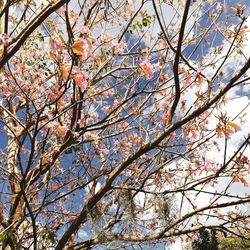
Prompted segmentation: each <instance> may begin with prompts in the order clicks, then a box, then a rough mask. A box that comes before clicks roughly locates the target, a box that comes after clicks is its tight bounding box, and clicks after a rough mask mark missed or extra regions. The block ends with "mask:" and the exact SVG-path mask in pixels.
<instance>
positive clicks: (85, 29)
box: [79, 25, 89, 36]
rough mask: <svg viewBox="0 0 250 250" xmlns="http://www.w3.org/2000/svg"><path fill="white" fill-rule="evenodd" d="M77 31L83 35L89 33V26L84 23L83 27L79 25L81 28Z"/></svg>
mask: <svg viewBox="0 0 250 250" xmlns="http://www.w3.org/2000/svg"><path fill="white" fill-rule="evenodd" d="M79 31H80V33H81V34H83V35H84V36H87V35H88V34H89V27H88V26H85V25H84V26H83V27H81V29H80V30H79Z"/></svg>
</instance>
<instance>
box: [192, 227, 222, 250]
mask: <svg viewBox="0 0 250 250" xmlns="http://www.w3.org/2000/svg"><path fill="white" fill-rule="evenodd" d="M192 249H193V250H210V249H211V250H218V249H219V248H218V240H217V236H216V231H215V230H212V231H211V232H209V231H208V230H207V229H201V230H200V232H199V238H198V239H197V240H195V241H194V242H193V243H192Z"/></svg>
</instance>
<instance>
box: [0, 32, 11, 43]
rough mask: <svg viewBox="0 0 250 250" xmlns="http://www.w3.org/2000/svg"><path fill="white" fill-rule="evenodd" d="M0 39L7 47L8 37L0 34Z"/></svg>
mask: <svg viewBox="0 0 250 250" xmlns="http://www.w3.org/2000/svg"><path fill="white" fill-rule="evenodd" d="M0 38H1V40H2V43H3V45H4V46H8V44H9V36H8V35H7V34H1V35H0Z"/></svg>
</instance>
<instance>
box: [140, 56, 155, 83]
mask: <svg viewBox="0 0 250 250" xmlns="http://www.w3.org/2000/svg"><path fill="white" fill-rule="evenodd" d="M140 67H141V68H142V70H143V72H144V73H145V74H146V76H147V78H151V77H152V76H153V74H154V71H153V65H152V64H151V62H150V61H149V60H148V59H145V60H144V61H143V62H142V63H140Z"/></svg>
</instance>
